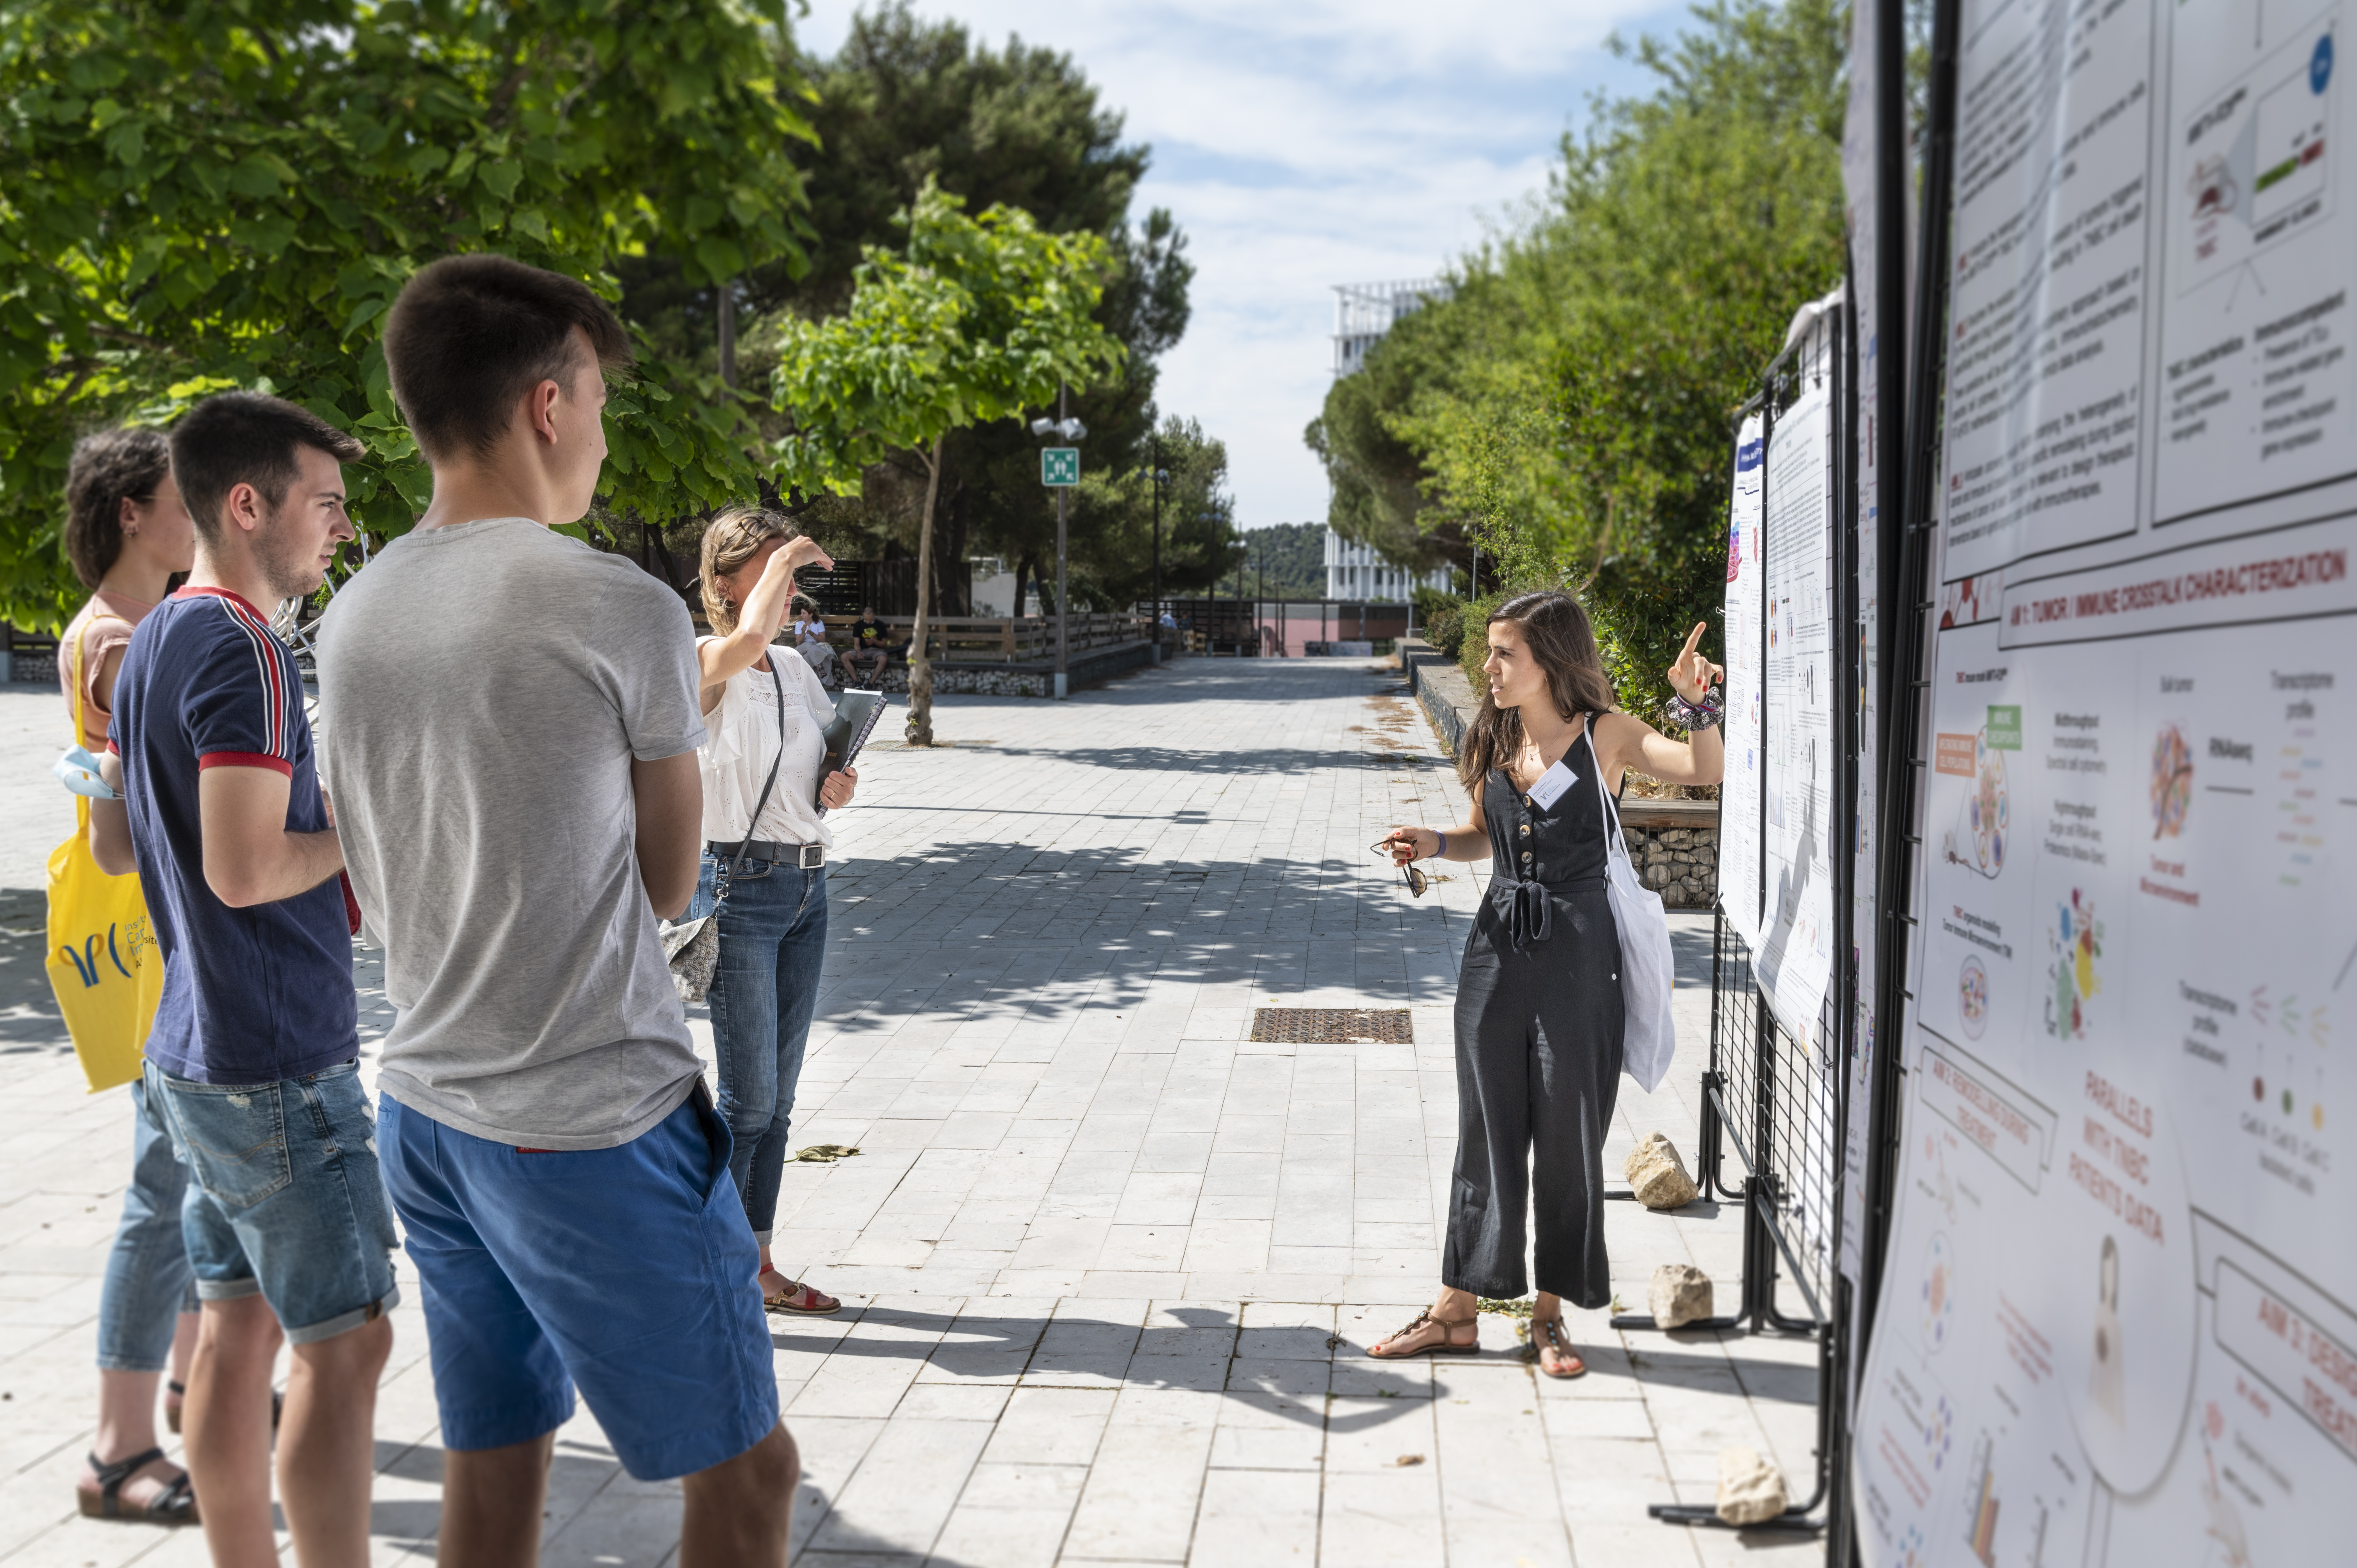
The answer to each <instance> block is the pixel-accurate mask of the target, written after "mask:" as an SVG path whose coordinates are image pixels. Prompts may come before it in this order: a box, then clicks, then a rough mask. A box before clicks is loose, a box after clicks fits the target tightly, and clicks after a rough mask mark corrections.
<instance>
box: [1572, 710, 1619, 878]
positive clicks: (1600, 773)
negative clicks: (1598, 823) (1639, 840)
mask: <svg viewBox="0 0 2357 1568" xmlns="http://www.w3.org/2000/svg"><path fill="white" fill-rule="evenodd" d="M1582 733H1583V734H1585V735H1586V736H1587V760H1588V762H1589V763H1590V764H1591V765H1593V766H1594V768H1595V769H1596V798H1597V799H1598V800H1601V801H1603V802H1604V853H1605V854H1607V855H1608V856H1609V855H1610V854H1612V853H1613V852H1614V851H1616V850H1617V851H1619V852H1620V854H1623V855H1626V854H1628V853H1629V841H1628V840H1627V839H1625V838H1623V837H1622V836H1621V833H1620V808H1619V807H1618V806H1616V805H1615V804H1614V803H1613V800H1612V791H1611V790H1609V789H1606V788H1605V787H1604V758H1602V757H1599V756H1598V755H1597V753H1596V715H1595V714H1588V715H1587V723H1586V725H1584V726H1583V729H1582Z"/></svg>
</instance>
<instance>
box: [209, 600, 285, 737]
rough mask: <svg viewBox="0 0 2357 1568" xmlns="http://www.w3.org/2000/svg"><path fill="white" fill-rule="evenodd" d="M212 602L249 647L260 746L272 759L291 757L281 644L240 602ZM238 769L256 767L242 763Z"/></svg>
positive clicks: (265, 623) (254, 613) (258, 615)
mask: <svg viewBox="0 0 2357 1568" xmlns="http://www.w3.org/2000/svg"><path fill="white" fill-rule="evenodd" d="M214 602H215V603H216V604H218V605H220V606H221V608H222V609H223V610H224V611H226V612H227V613H228V615H229V618H230V621H231V624H232V625H234V626H235V627H236V628H238V629H239V630H240V631H242V632H243V633H244V634H245V639H246V641H247V642H248V643H249V644H250V645H251V646H252V647H253V666H254V679H255V680H256V681H257V682H259V683H260V685H261V687H262V701H263V704H264V706H263V737H264V746H265V747H266V749H267V750H268V751H269V752H270V754H271V756H273V757H291V756H292V755H293V743H292V741H291V740H290V738H289V735H288V729H287V712H286V708H287V704H286V676H285V670H284V669H283V667H282V666H281V663H280V660H279V655H280V654H282V653H284V652H285V644H284V643H282V642H280V641H279V640H278V638H277V635H276V634H275V633H274V632H273V631H272V630H271V629H270V623H269V622H268V621H266V620H264V619H263V618H262V617H261V615H260V614H258V613H257V612H256V611H255V610H254V608H253V606H252V605H249V604H247V603H246V602H245V601H244V600H243V599H241V598H238V597H236V596H232V595H227V594H224V595H221V596H218V597H217V598H216V599H215V600H214ZM199 766H202V764H199ZM239 766H242V767H253V766H256V765H255V764H251V763H246V764H240V765H239ZM280 766H281V767H282V768H284V770H285V771H287V772H290V773H291V772H292V771H293V768H289V767H286V766H285V764H283V763H282V764H281V765H280Z"/></svg>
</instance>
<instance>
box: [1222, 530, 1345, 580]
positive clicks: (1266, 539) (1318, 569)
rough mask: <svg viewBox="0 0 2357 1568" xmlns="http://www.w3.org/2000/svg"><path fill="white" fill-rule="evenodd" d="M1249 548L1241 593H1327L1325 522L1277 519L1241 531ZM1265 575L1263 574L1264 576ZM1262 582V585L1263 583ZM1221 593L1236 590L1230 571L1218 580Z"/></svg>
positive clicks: (1246, 546)
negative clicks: (1220, 581)
mask: <svg viewBox="0 0 2357 1568" xmlns="http://www.w3.org/2000/svg"><path fill="white" fill-rule="evenodd" d="M1243 543H1244V547H1245V549H1246V550H1247V551H1249V552H1250V556H1249V560H1248V564H1247V565H1246V566H1245V568H1244V572H1245V576H1244V590H1243V591H1244V592H1245V593H1247V594H1253V595H1259V594H1262V593H1264V592H1265V594H1266V595H1267V596H1268V597H1270V598H1272V599H1321V598H1324V597H1325V596H1326V525H1325V524H1324V523H1322V522H1279V523H1274V524H1272V525H1270V526H1269V527H1267V528H1248V529H1245V530H1244V531H1243ZM1264 574H1265V575H1264ZM1264 584H1265V587H1264ZM1220 591H1221V592H1222V594H1232V593H1234V592H1235V591H1236V578H1235V575H1234V574H1233V573H1231V574H1229V575H1228V576H1227V577H1226V578H1225V579H1224V580H1223V581H1222V583H1221V585H1220Z"/></svg>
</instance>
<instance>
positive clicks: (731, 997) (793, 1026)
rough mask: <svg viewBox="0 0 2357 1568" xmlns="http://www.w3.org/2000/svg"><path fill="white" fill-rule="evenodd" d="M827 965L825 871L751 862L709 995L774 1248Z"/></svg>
mask: <svg viewBox="0 0 2357 1568" xmlns="http://www.w3.org/2000/svg"><path fill="white" fill-rule="evenodd" d="M716 864H717V863H716V861H715V860H714V858H713V857H712V856H711V855H710V854H706V855H705V857H704V869H703V871H702V873H701V874H700V875H699V877H698V879H697V881H696V885H695V902H694V905H693V906H691V908H690V909H689V913H690V914H691V915H701V914H705V913H707V912H708V911H709V910H710V909H711V908H712V883H713V872H714V869H715V866H716ZM825 961H826V870H825V868H824V867H823V866H822V867H820V868H819V869H818V870H815V871H803V870H801V869H799V868H798V867H795V866H791V865H770V864H769V863H767V862H764V861H750V862H748V863H747V865H746V867H745V869H744V870H742V871H740V872H736V873H733V874H732V875H730V877H729V879H728V901H727V902H726V904H723V905H722V906H721V908H720V967H719V968H718V970H717V971H716V972H715V973H714V974H713V977H712V991H711V994H710V997H709V1000H710V1002H711V1005H712V1043H713V1047H714V1049H715V1053H716V1055H717V1056H718V1057H719V1058H720V1119H721V1120H722V1121H724V1122H727V1123H728V1131H729V1133H730V1134H731V1135H732V1136H734V1137H735V1139H736V1140H737V1147H736V1151H735V1153H734V1154H732V1155H730V1156H729V1160H728V1174H729V1175H731V1176H735V1177H736V1178H737V1190H738V1191H740V1192H742V1193H743V1194H744V1195H745V1218H746V1219H747V1220H748V1221H749V1222H750V1223H751V1225H752V1227H753V1238H754V1240H758V1241H759V1242H761V1243H762V1244H763V1245H764V1246H766V1245H768V1243H769V1240H770V1230H773V1229H775V1227H776V1225H777V1221H778V1185H779V1183H780V1181H781V1180H782V1179H783V1178H784V1176H785V1169H786V1132H787V1128H788V1125H789V1123H790V1122H791V1119H792V1115H793V1109H794V1084H795V1083H796V1081H798V1080H799V1079H801V1078H802V1047H804V1046H805V1045H807V1044H808V1043H809V1041H810V1023H811V1010H812V1009H813V1007H814V1006H815V1005H816V1004H817V1003H818V978H819V970H820V968H821V967H822V966H823V964H824V963H825Z"/></svg>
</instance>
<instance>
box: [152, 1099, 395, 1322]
mask: <svg viewBox="0 0 2357 1568" xmlns="http://www.w3.org/2000/svg"><path fill="white" fill-rule="evenodd" d="M147 1093H148V1096H149V1098H150V1099H152V1100H156V1101H161V1102H162V1111H163V1115H164V1119H165V1122H166V1123H167V1125H169V1126H170V1128H171V1129H172V1143H173V1145H174V1147H176V1148H177V1149H178V1151H179V1153H180V1155H182V1157H184V1158H185V1159H186V1160H187V1161H188V1198H187V1200H186V1202H185V1203H183V1205H182V1206H181V1208H180V1231H181V1234H182V1236H183V1237H184V1238H185V1239H186V1240H187V1243H188V1262H189V1263H190V1264H191V1265H192V1266H193V1267H194V1268H195V1270H196V1273H197V1294H198V1295H199V1296H201V1297H202V1298H203V1299H205V1300H206V1301H235V1300H238V1299H240V1298H242V1297H244V1296H249V1295H254V1294H260V1295H261V1297H262V1299H263V1300H264V1302H266V1303H267V1304H268V1305H269V1307H270V1310H271V1311H272V1312H273V1313H274V1314H275V1315H276V1316H277V1318H278V1324H279V1326H280V1327H282V1328H284V1329H285V1331H286V1338H287V1341H288V1342H289V1343H290V1344H295V1345H307V1344H310V1343H313V1342H315V1341H317V1340H321V1339H331V1338H333V1337H336V1336H337V1335H339V1334H345V1333H349V1332H350V1331H351V1330H352V1329H355V1328H358V1327H359V1326H361V1325H362V1324H364V1323H371V1322H373V1321H375V1320H376V1319H377V1318H379V1317H382V1316H384V1315H385V1314H386V1313H387V1312H390V1311H391V1310H392V1309H393V1307H394V1306H395V1305H398V1304H399V1303H400V1300H401V1292H400V1290H399V1289H398V1288H397V1287H396V1286H395V1285H394V1283H393V1248H394V1247H395V1246H396V1245H398V1244H399V1239H398V1238H397V1237H396V1236H395V1235H394V1234H393V1202H392V1200H391V1199H390V1198H388V1197H386V1196H385V1190H384V1177H383V1176H382V1175H381V1174H380V1173H379V1171H378V1168H377V1152H376V1112H375V1110H374V1109H373V1108H372V1107H371V1105H370V1103H369V1097H368V1092H367V1090H363V1089H362V1088H361V1076H360V1064H359V1063H358V1062H357V1061H348V1062H339V1063H338V1064H337V1065H336V1066H334V1067H331V1068H328V1069H324V1070H322V1071H319V1072H314V1073H306V1074H305V1075H303V1076H302V1077H300V1078H289V1079H279V1080H278V1081H276V1082H274V1083H252V1084H235V1083H197V1082H194V1081H192V1080H190V1079H184V1078H175V1077H173V1076H172V1075H171V1074H170V1073H167V1072H166V1071H165V1070H164V1069H162V1068H159V1067H157V1066H156V1064H155V1063H154V1062H152V1061H151V1062H149V1063H148V1064H147Z"/></svg>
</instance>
